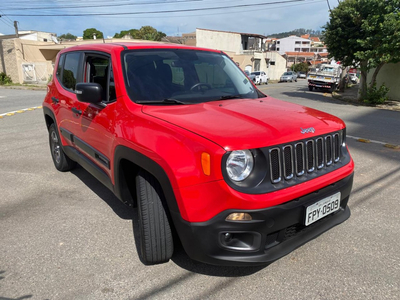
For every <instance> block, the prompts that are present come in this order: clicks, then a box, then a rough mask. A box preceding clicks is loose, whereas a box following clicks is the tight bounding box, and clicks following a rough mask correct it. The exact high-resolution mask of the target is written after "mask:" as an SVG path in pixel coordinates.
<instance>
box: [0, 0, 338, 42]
mask: <svg viewBox="0 0 400 300" xmlns="http://www.w3.org/2000/svg"><path fill="white" fill-rule="evenodd" d="M1 2H2V4H1V5H0V15H1V17H0V33H2V34H14V33H15V29H14V25H13V23H14V21H17V22H18V28H19V30H36V31H45V32H52V33H56V34H57V35H58V36H59V35H61V34H65V33H72V34H73V35H76V36H82V35H83V31H84V30H85V29H87V28H96V29H97V30H100V31H101V32H103V34H104V37H112V36H113V35H114V34H115V33H119V32H120V31H121V30H129V29H134V28H136V29H139V28H140V27H142V26H146V25H150V26H153V27H154V28H156V29H157V30H159V31H162V32H164V33H166V34H167V35H169V36H178V35H181V34H182V33H190V32H193V31H195V30H196V28H203V29H213V30H222V31H233V32H242V33H254V34H262V35H266V36H271V34H273V33H280V32H286V31H291V30H294V29H298V28H305V29H313V30H320V29H321V26H323V25H325V24H326V23H327V22H328V20H329V7H328V2H329V5H330V7H331V8H333V7H334V6H335V5H337V3H338V2H337V0H246V1H243V0H135V1H134V0H85V1H79V0H68V1H66V0H1ZM68 15H69V16H68ZM71 15H74V16H71Z"/></svg>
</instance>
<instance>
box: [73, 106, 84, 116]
mask: <svg viewBox="0 0 400 300" xmlns="http://www.w3.org/2000/svg"><path fill="white" fill-rule="evenodd" d="M72 111H73V112H74V113H76V114H78V115H81V114H82V111H81V110H79V109H77V108H75V107H73V108H72Z"/></svg>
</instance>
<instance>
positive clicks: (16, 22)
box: [14, 21, 19, 38]
mask: <svg viewBox="0 0 400 300" xmlns="http://www.w3.org/2000/svg"><path fill="white" fill-rule="evenodd" d="M14 28H15V37H16V38H19V35H18V21H14Z"/></svg>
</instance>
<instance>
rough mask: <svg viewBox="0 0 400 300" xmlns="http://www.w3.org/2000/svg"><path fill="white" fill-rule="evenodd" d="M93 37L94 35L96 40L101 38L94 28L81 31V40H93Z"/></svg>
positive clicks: (100, 34)
mask: <svg viewBox="0 0 400 300" xmlns="http://www.w3.org/2000/svg"><path fill="white" fill-rule="evenodd" d="M94 35H96V39H102V38H103V33H102V32H101V31H99V30H97V29H96V28H88V29H86V30H85V31H83V39H84V40H93V39H94V37H93V36H94Z"/></svg>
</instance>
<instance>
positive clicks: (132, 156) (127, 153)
mask: <svg viewBox="0 0 400 300" xmlns="http://www.w3.org/2000/svg"><path fill="white" fill-rule="evenodd" d="M122 160H127V161H129V162H132V163H134V164H135V165H137V166H138V167H140V168H142V169H143V170H145V171H147V172H149V173H150V174H151V175H153V176H154V177H155V178H156V179H157V180H158V182H159V183H160V185H161V188H162V190H163V193H164V196H165V199H166V201H167V205H168V208H169V210H170V212H171V213H172V212H179V208H178V204H177V202H176V198H175V193H174V190H173V188H172V185H171V181H170V179H169V177H168V175H167V173H165V171H164V169H163V168H162V167H161V166H160V165H159V164H158V163H157V162H155V161H154V160H152V159H151V158H149V157H147V156H145V155H144V154H142V153H140V152H137V151H135V150H133V149H131V148H128V147H125V146H121V145H119V146H117V147H116V149H115V152H114V180H115V183H116V184H115V186H114V193H115V195H116V196H117V197H118V198H119V199H120V200H121V201H123V202H125V203H126V202H128V201H127V199H124V198H125V197H124V192H123V190H124V187H123V180H122V178H121V177H122V176H123V173H122V169H121V161H122Z"/></svg>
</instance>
